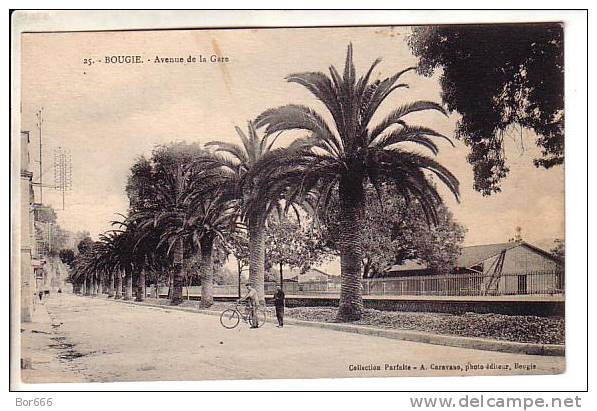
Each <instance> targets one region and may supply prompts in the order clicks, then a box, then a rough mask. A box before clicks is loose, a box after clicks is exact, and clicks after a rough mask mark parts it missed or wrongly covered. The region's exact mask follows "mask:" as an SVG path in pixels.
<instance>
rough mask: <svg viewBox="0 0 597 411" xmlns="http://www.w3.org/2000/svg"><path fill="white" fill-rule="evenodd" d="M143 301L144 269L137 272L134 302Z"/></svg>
mask: <svg viewBox="0 0 597 411" xmlns="http://www.w3.org/2000/svg"><path fill="white" fill-rule="evenodd" d="M143 300H145V269H142V270H141V272H139V278H138V279H137V298H135V301H143Z"/></svg>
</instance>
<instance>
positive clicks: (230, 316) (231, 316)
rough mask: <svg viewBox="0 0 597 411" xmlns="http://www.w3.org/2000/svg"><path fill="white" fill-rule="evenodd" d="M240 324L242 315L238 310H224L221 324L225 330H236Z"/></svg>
mask: <svg viewBox="0 0 597 411" xmlns="http://www.w3.org/2000/svg"><path fill="white" fill-rule="evenodd" d="M239 322H240V314H239V313H238V311H236V310H232V309H228V310H224V311H223V312H222V314H221V315H220V323H221V324H222V327H224V328H228V329H230V328H234V327H236V326H237V325H238V323H239Z"/></svg>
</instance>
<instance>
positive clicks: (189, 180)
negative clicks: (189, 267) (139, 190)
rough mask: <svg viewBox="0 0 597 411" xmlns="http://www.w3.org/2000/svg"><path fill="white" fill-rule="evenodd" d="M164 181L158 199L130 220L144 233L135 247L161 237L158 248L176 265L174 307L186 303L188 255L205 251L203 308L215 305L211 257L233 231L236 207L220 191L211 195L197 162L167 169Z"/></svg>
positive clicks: (156, 192)
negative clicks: (216, 245) (184, 269)
mask: <svg viewBox="0 0 597 411" xmlns="http://www.w3.org/2000/svg"><path fill="white" fill-rule="evenodd" d="M162 171H165V172H162V173H161V177H160V179H159V181H157V182H156V183H155V184H154V185H152V187H151V190H153V193H152V194H153V196H154V198H155V199H156V200H157V201H155V202H153V203H152V204H150V205H148V206H146V207H144V208H140V209H138V210H137V211H136V212H134V213H132V214H131V216H130V217H129V219H128V221H129V224H135V225H136V226H137V227H138V230H139V233H140V235H139V236H138V239H137V241H136V244H137V245H136V246H135V249H136V250H137V249H138V248H139V247H140V245H143V247H145V249H148V248H149V249H151V248H152V247H148V244H147V239H148V238H149V237H150V236H152V235H153V236H157V237H158V238H159V241H158V242H157V244H156V245H155V249H159V248H161V247H164V248H165V254H166V255H167V256H170V255H171V256H172V258H173V265H174V277H173V292H172V297H171V304H173V305H175V304H180V303H181V302H182V288H183V285H184V272H183V261H184V256H185V251H188V252H195V251H196V250H197V249H198V250H199V251H200V252H201V259H202V260H201V304H202V305H203V306H206V307H208V306H211V305H212V304H213V263H212V254H213V248H214V245H215V243H216V242H217V241H218V239H219V240H220V241H221V242H225V241H226V240H225V236H226V235H227V233H228V231H229V230H231V229H234V219H235V216H236V213H235V209H234V207H233V204H232V203H231V202H229V201H227V200H226V199H225V198H224V197H223V196H222V195H221V194H219V193H218V191H216V192H215V193H214V192H211V193H208V192H206V191H205V190H204V188H205V187H204V185H201V188H200V189H197V185H198V184H203V182H204V181H206V178H205V177H203V176H201V175H200V173H201V170H199V169H197V168H196V167H194V165H193V164H187V165H182V164H179V165H175V166H173V167H165V168H164V170H162Z"/></svg>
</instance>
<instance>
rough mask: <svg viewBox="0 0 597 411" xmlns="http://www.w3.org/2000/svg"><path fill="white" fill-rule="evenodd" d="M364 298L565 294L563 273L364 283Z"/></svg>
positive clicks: (416, 278)
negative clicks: (380, 296)
mask: <svg viewBox="0 0 597 411" xmlns="http://www.w3.org/2000/svg"><path fill="white" fill-rule="evenodd" d="M363 294H364V295H443V296H474V295H529V294H544V295H545V294H547V295H554V294H564V273H563V272H562V271H532V272H518V273H502V274H501V275H499V276H493V275H487V274H482V273H472V274H471V273H466V274H444V275H428V276H416V277H403V278H383V279H371V280H365V281H363Z"/></svg>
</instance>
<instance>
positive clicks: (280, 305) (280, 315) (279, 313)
mask: <svg viewBox="0 0 597 411" xmlns="http://www.w3.org/2000/svg"><path fill="white" fill-rule="evenodd" d="M274 305H275V306H276V318H277V319H278V325H277V327H278V328H281V327H284V291H282V288H281V287H280V286H278V287H276V293H275V294H274Z"/></svg>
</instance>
